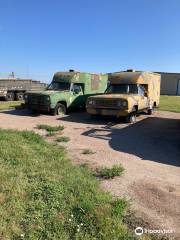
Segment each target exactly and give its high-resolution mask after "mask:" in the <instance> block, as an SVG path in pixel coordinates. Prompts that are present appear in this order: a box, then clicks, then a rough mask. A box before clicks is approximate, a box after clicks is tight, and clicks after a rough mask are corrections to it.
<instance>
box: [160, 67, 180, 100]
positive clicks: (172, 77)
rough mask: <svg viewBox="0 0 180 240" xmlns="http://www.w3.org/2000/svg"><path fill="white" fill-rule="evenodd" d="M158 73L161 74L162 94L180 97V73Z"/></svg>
mask: <svg viewBox="0 0 180 240" xmlns="http://www.w3.org/2000/svg"><path fill="white" fill-rule="evenodd" d="M157 73H159V74H161V94H162V95H179V96H180V73H167V72H157Z"/></svg>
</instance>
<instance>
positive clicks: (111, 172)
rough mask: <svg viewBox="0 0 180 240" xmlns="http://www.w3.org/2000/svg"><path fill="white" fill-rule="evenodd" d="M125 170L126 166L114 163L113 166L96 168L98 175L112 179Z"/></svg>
mask: <svg viewBox="0 0 180 240" xmlns="http://www.w3.org/2000/svg"><path fill="white" fill-rule="evenodd" d="M123 171H124V168H123V167H122V166H121V165H114V166H113V167H112V168H107V167H104V168H100V169H97V170H96V174H95V175H96V176H98V177H101V178H105V179H110V178H114V177H117V176H121V175H122V173H123Z"/></svg>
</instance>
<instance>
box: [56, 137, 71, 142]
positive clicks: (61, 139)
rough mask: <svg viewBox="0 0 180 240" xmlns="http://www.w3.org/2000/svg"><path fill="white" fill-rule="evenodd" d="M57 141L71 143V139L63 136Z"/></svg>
mask: <svg viewBox="0 0 180 240" xmlns="http://www.w3.org/2000/svg"><path fill="white" fill-rule="evenodd" d="M56 141H57V142H69V141H70V138H69V137H66V136H62V137H58V138H56Z"/></svg>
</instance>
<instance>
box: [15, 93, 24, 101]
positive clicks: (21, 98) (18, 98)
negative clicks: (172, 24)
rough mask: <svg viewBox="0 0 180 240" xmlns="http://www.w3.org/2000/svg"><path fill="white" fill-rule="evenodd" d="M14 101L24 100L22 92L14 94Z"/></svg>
mask: <svg viewBox="0 0 180 240" xmlns="http://www.w3.org/2000/svg"><path fill="white" fill-rule="evenodd" d="M16 100H17V101H22V100H24V94H23V92H18V93H16Z"/></svg>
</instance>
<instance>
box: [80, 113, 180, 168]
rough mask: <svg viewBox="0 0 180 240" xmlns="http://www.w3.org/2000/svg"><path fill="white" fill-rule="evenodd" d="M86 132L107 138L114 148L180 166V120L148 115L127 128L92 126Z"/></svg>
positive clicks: (92, 135)
mask: <svg viewBox="0 0 180 240" xmlns="http://www.w3.org/2000/svg"><path fill="white" fill-rule="evenodd" d="M83 135H85V136H89V137H95V138H100V139H106V140H108V141H109V145H110V147H111V148H112V149H114V150H116V151H120V152H125V153H129V154H133V155H136V156H138V157H139V158H141V159H142V160H150V161H155V162H159V163H163V164H169V165H173V166H180V120H178V119H168V118H158V117H149V118H145V119H143V120H141V121H139V122H137V123H135V124H131V125H128V126H127V127H124V128H121V129H119V128H113V127H112V126H105V127H104V128H101V129H99V128H98V129H96V128H93V129H90V130H88V131H86V132H84V133H83Z"/></svg>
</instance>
